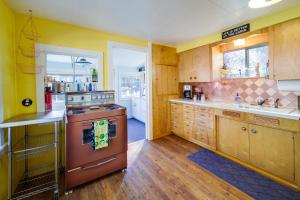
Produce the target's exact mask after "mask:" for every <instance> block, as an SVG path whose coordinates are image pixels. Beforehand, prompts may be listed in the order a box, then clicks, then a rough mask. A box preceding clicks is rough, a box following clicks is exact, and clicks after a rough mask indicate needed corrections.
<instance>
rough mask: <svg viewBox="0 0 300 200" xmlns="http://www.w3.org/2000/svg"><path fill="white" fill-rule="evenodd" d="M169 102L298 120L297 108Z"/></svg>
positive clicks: (192, 101) (176, 100)
mask: <svg viewBox="0 0 300 200" xmlns="http://www.w3.org/2000/svg"><path fill="white" fill-rule="evenodd" d="M170 102H174V103H183V104H189V105H197V106H203V107H209V108H217V109H223V110H224V109H225V110H234V111H240V112H246V113H252V114H259V115H265V116H270V117H279V118H285V119H292V120H300V111H299V110H298V109H297V108H284V107H282V108H272V107H266V106H255V105H250V104H246V103H241V104H237V103H232V102H222V101H218V102H212V101H206V102H204V103H202V102H200V101H194V100H188V99H172V100H170Z"/></svg>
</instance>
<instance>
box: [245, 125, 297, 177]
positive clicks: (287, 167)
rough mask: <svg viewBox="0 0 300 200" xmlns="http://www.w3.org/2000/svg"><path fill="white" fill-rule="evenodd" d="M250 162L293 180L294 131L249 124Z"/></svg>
mask: <svg viewBox="0 0 300 200" xmlns="http://www.w3.org/2000/svg"><path fill="white" fill-rule="evenodd" d="M249 141H250V163H251V164H252V165H254V166H256V167H259V168H261V169H264V170H266V171H268V172H270V173H272V174H274V175H276V176H279V177H281V178H284V179H286V180H288V181H294V180H295V175H294V172H295V144H294V133H292V132H288V131H283V130H277V129H273V128H268V127H263V126H257V125H252V124H249Z"/></svg>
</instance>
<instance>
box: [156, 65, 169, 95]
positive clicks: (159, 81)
mask: <svg viewBox="0 0 300 200" xmlns="http://www.w3.org/2000/svg"><path fill="white" fill-rule="evenodd" d="M154 70H155V71H154V73H155V80H154V81H155V84H156V95H165V94H168V88H167V86H168V82H167V81H168V79H167V76H168V67H167V66H165V65H155V69H154Z"/></svg>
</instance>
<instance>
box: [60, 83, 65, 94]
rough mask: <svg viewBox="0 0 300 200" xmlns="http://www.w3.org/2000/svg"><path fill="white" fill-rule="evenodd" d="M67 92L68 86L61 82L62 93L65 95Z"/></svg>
mask: <svg viewBox="0 0 300 200" xmlns="http://www.w3.org/2000/svg"><path fill="white" fill-rule="evenodd" d="M65 91H66V84H65V83H64V82H63V81H61V82H60V93H65Z"/></svg>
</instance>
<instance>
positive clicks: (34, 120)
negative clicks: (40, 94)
mask: <svg viewBox="0 0 300 200" xmlns="http://www.w3.org/2000/svg"><path fill="white" fill-rule="evenodd" d="M64 118H65V111H64V110H61V111H51V112H47V113H45V112H37V113H30V114H22V115H17V116H15V117H12V118H10V119H8V120H5V121H4V122H2V123H1V124H0V128H9V127H16V126H25V125H32V124H43V123H51V122H57V121H62V120H64Z"/></svg>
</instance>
